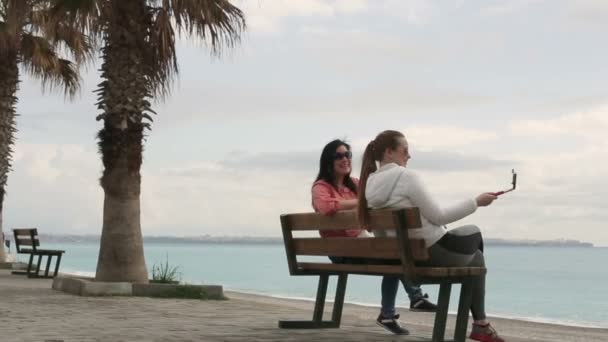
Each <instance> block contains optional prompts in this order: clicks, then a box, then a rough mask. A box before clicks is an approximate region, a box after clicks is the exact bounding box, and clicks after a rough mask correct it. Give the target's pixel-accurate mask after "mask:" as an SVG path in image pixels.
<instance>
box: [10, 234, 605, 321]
mask: <svg viewBox="0 0 608 342" xmlns="http://www.w3.org/2000/svg"><path fill="white" fill-rule="evenodd" d="M44 248H52V249H64V250H66V253H65V254H64V257H63V259H62V262H61V269H60V272H62V273H69V274H77V275H87V276H93V275H94V273H95V268H96V265H97V257H98V252H99V244H98V243H69V242H64V243H52V244H46V243H45V246H44ZM144 252H145V255H146V262H147V267H148V270H149V272H150V277H151V276H152V273H151V269H152V267H153V265H156V264H160V263H164V262H165V261H168V263H169V265H171V266H177V267H178V268H179V272H180V279H181V280H182V281H183V282H186V283H192V284H200V283H202V284H217V285H223V286H224V288H225V289H226V290H233V291H239V292H244V293H251V294H260V295H267V296H273V297H277V298H289V299H298V300H307V301H314V298H315V294H316V288H317V279H318V278H317V277H308V276H293V277H292V276H290V275H289V271H288V268H287V262H286V257H285V249H284V247H283V246H282V245H279V244H224V243H218V244H213V243H202V244H167V243H146V244H145V245H144ZM485 255H486V263H487V265H488V266H487V267H488V275H487V294H486V310H487V312H488V315H489V316H494V317H503V318H513V319H519V320H526V321H532V322H542V323H552V324H561V325H569V326H577V327H588V328H608V291H605V288H604V287H603V286H601V284H606V283H608V274H607V273H606V272H597V268H596V267H595V265H596V264H597V262H598V260H608V248H603V247H595V248H587V247H568V248H564V247H550V246H542V247H539V246H535V247H526V246H492V247H490V246H488V248H486V251H485ZM25 258H26V256H23V255H22V256H18V259H19V260H20V261H27V260H25ZM310 258H311V259H314V257H310ZM380 281H381V278H380V277H377V276H350V277H349V280H348V286H347V290H346V301H347V302H349V303H352V304H358V305H363V306H369V307H378V306H379V304H378V303H379V301H380ZM334 290H335V279H331V280H330V288H329V289H328V300H330V299H331V298H333V293H334ZM423 290H424V292H427V293H428V294H429V296H430V297H431V299H432V300H433V301H436V300H437V293H438V286H431V285H425V286H423ZM458 291H459V286H455V287H454V288H453V292H452V301H451V303H450V311H451V312H455V310H456V308H457V300H458V295H457V294H458ZM397 300H398V301H397V303H398V306H400V307H403V309H402V310H407V309H406V307H407V306H408V305H409V301H408V299H407V295H406V293H405V291H404V290H402V289H400V292H399V294H398V297H397Z"/></svg>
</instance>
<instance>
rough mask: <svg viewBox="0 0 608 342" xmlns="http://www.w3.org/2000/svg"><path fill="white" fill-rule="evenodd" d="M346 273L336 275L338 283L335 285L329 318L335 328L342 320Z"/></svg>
mask: <svg viewBox="0 0 608 342" xmlns="http://www.w3.org/2000/svg"><path fill="white" fill-rule="evenodd" d="M347 280H348V274H346V273H345V274H340V275H339V276H338V285H337V286H336V298H335V299H334V309H333V312H332V314H331V320H332V321H333V322H335V323H336V325H337V328H339V327H340V321H341V320H342V308H343V307H344V295H345V294H346V281H347Z"/></svg>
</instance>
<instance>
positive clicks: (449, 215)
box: [358, 131, 505, 342]
mask: <svg viewBox="0 0 608 342" xmlns="http://www.w3.org/2000/svg"><path fill="white" fill-rule="evenodd" d="M410 158H411V157H410V154H409V146H408V142H407V140H406V139H405V136H404V135H403V134H402V133H401V132H398V131H384V132H382V133H380V134H378V136H377V137H376V138H375V139H374V140H372V141H371V142H370V143H369V144H368V145H367V148H366V149H365V153H364V155H363V165H362V166H361V178H360V180H359V182H360V184H359V207H358V209H359V219H360V221H361V224H362V226H363V227H369V213H368V208H373V209H378V208H395V209H396V208H407V207H418V208H419V209H420V215H421V221H422V227H421V228H419V229H412V230H410V231H409V232H410V237H412V238H418V239H424V240H425V242H426V246H427V248H428V250H429V255H430V260H429V261H428V262H425V264H424V266H485V261H484V256H483V239H482V237H481V232H480V230H479V228H477V227H476V226H473V225H468V226H462V227H459V228H455V229H451V230H446V229H445V228H444V225H446V224H448V223H452V222H455V221H457V220H460V219H462V218H464V217H466V216H468V215H470V214H472V213H474V212H475V210H477V208H478V207H483V206H488V205H490V204H491V203H492V202H493V201H494V200H495V199H496V196H495V195H493V194H491V193H482V194H480V195H479V196H477V197H476V198H468V199H465V200H463V201H461V202H459V203H456V204H454V205H452V206H449V207H441V206H439V204H438V203H437V202H436V201H435V200H434V199H433V198H432V197H431V196H430V194H429V193H428V191H427V190H426V188H425V187H424V184H422V182H421V181H420V179H419V178H418V177H417V176H416V174H415V173H413V172H412V171H410V170H408V169H406V166H407V162H408V160H409V159H410ZM377 163H378V164H377ZM378 166H379V168H378ZM369 228H371V229H373V227H369ZM374 234H375V235H381V234H395V232H394V231H382V230H379V231H375V232H374ZM396 282H398V280H396ZM395 288H396V287H395ZM395 295H396V290H395ZM484 305H485V276H480V277H478V278H477V279H476V280H475V281H474V284H473V302H472V305H471V313H472V315H473V319H474V322H473V329H472V331H471V335H470V338H471V339H473V340H476V341H482V342H504V341H505V340H504V339H502V338H501V337H499V336H498V334H497V333H496V331H495V330H494V329H493V328H492V327H491V326H490V324H489V322H488V321H487V319H486V313H485V308H484ZM385 318H386V319H391V317H385Z"/></svg>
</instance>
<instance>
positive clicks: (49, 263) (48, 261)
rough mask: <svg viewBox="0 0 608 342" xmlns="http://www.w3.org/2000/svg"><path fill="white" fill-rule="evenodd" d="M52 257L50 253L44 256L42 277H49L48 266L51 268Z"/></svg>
mask: <svg viewBox="0 0 608 342" xmlns="http://www.w3.org/2000/svg"><path fill="white" fill-rule="evenodd" d="M52 259H53V256H52V255H47V256H46V269H45V270H44V277H45V278H48V277H49V268H51V260H52Z"/></svg>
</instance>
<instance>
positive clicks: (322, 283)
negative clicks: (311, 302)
mask: <svg viewBox="0 0 608 342" xmlns="http://www.w3.org/2000/svg"><path fill="white" fill-rule="evenodd" d="M328 281H329V276H328V275H327V274H323V275H321V276H319V286H318V287H317V300H316V301H315V311H314V313H313V315H312V320H313V322H315V323H321V321H322V320H323V310H324V309H325V297H326V296H327V283H328Z"/></svg>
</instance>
